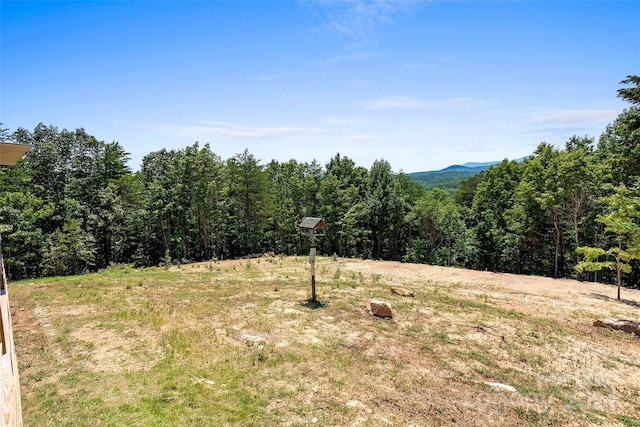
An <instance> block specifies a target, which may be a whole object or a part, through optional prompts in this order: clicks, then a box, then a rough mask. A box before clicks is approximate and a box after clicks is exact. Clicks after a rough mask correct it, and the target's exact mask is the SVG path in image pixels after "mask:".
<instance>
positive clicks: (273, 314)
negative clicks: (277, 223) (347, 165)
mask: <svg viewBox="0 0 640 427" xmlns="http://www.w3.org/2000/svg"><path fill="white" fill-rule="evenodd" d="M316 272H317V282H318V297H319V300H320V302H321V305H320V306H314V305H311V304H308V303H307V301H306V298H307V297H308V293H309V292H310V290H309V286H308V285H307V284H308V283H309V266H308V264H307V263H306V258H305V257H290V258H269V259H264V258H263V259H254V260H237V261H224V262H218V263H201V264H193V265H186V266H182V267H180V268H175V267H172V268H171V269H169V270H160V269H151V270H144V271H140V270H126V271H112V272H107V273H103V274H98V275H91V276H83V277H81V278H69V279H56V280H45V281H38V282H34V283H18V284H16V285H15V286H13V287H11V288H10V289H11V292H12V293H11V302H12V306H13V307H14V314H13V316H14V328H15V330H16V332H15V334H16V345H17V347H18V358H19V362H20V367H21V375H22V384H23V408H24V411H25V422H26V423H27V424H28V425H43V424H42V422H43V421H46V422H49V421H51V423H52V425H149V424H153V425H176V423H180V424H182V425H274V426H275V425H290V426H294V425H363V426H365V425H366V426H371V425H374V426H377V425H380V426H382V425H405V426H408V425H413V426H430V425H468V426H476V425H477V426H486V425H496V426H498V425H500V426H502V425H580V426H582V425H628V426H633V425H640V424H634V423H640V416H639V415H638V414H640V403H639V400H638V398H639V397H640V352H639V351H638V350H640V339H638V338H637V337H635V336H634V335H630V334H626V333H623V332H619V331H610V330H608V329H604V328H596V327H594V326H593V325H592V324H593V321H594V320H596V319H604V318H612V317H613V318H622V319H630V320H635V321H638V320H640V315H639V314H640V291H637V290H625V289H623V292H622V296H623V299H624V301H622V302H620V301H617V300H615V299H614V298H615V292H616V289H615V287H611V286H606V285H601V284H594V283H584V282H577V281H572V280H555V279H550V278H543V277H531V276H517V275H510V274H496V273H490V272H476V271H467V270H460V269H452V268H443V267H434V266H426V265H414V264H401V263H394V262H379V261H361V260H348V259H331V258H319V260H318V265H317V268H316ZM392 286H396V287H403V288H405V289H409V290H412V291H415V292H416V293H417V294H416V297H415V298H408V297H402V296H399V295H396V294H392V293H391V292H390V290H389V289H390V287H392ZM372 298H376V299H382V300H384V301H387V302H389V303H390V304H391V305H392V307H393V310H394V318H393V319H379V318H375V317H373V316H371V315H370V314H369V313H368V311H367V302H368V301H370V300H371V299H372ZM56 399H57V401H58V402H60V403H59V404H57V405H56V404H54V403H53V402H54V401H56Z"/></svg>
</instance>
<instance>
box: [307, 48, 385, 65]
mask: <svg viewBox="0 0 640 427" xmlns="http://www.w3.org/2000/svg"><path fill="white" fill-rule="evenodd" d="M377 56H378V54H376V53H374V52H368V51H361V52H354V53H350V54H347V55H336V56H334V57H332V58H328V59H319V60H317V61H316V62H315V63H316V65H322V64H338V63H343V62H355V61H364V60H367V59H372V58H376V57H377Z"/></svg>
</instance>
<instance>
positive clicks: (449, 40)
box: [0, 0, 640, 172]
mask: <svg viewBox="0 0 640 427" xmlns="http://www.w3.org/2000/svg"><path fill="white" fill-rule="evenodd" d="M0 8H1V10H0V12H1V18H0V24H1V45H0V47H1V63H0V70H1V75H0V83H1V86H0V89H1V92H0V101H1V104H0V121H2V122H3V123H4V127H8V128H9V129H11V130H15V129H17V128H19V127H23V128H26V129H30V130H32V129H33V128H34V127H35V126H36V125H37V124H38V123H40V122H42V123H45V124H47V125H54V126H57V127H58V128H60V129H61V128H67V129H75V128H79V127H83V128H84V129H85V130H86V131H87V132H88V133H90V134H92V135H94V136H96V137H97V138H98V139H100V140H104V141H107V142H110V141H119V142H120V144H121V145H122V146H123V147H124V148H125V149H126V150H127V151H128V152H130V153H131V157H132V160H131V166H132V167H133V168H134V169H137V168H138V167H139V165H140V163H141V161H142V158H143V156H144V155H146V154H148V153H150V152H153V151H156V150H160V149H162V148H167V149H171V148H175V149H180V148H183V147H185V146H187V145H191V144H193V143H194V142H196V141H198V142H200V144H201V145H202V144H204V143H209V144H210V146H211V149H212V150H213V151H214V152H215V153H217V154H218V155H219V156H220V157H221V158H222V159H227V158H229V157H232V156H233V155H235V154H236V153H240V152H242V151H244V149H245V148H247V149H249V151H250V152H251V153H252V154H254V155H255V156H256V157H257V158H258V159H261V160H262V162H263V163H267V162H268V161H269V160H271V159H276V160H278V161H287V160H289V159H291V158H294V159H296V160H298V161H311V160H313V159H316V160H317V161H318V162H320V163H321V164H324V163H326V162H327V161H328V160H329V159H330V158H331V157H333V156H334V155H335V154H336V153H340V154H341V155H343V156H348V157H350V158H351V159H353V160H354V161H355V162H356V163H357V164H358V165H360V166H364V167H367V168H368V167H370V166H371V165H372V163H373V162H374V160H376V159H385V160H387V161H389V163H390V164H391V166H392V168H393V169H394V170H395V171H400V170H403V171H404V172H416V171H424V170H435V169H441V168H444V167H446V166H448V165H450V164H455V163H465V162H484V161H493V160H501V159H503V158H510V159H514V158H519V157H523V156H526V155H528V154H531V153H532V151H533V150H534V149H535V147H536V146H537V145H538V144H539V143H540V142H542V141H546V142H549V143H553V144H557V145H558V146H562V145H563V144H564V142H565V141H566V140H568V139H569V138H570V137H571V136H572V135H579V136H583V135H589V136H593V137H595V138H596V139H597V137H599V135H600V134H601V133H602V132H603V131H604V130H605V127H606V125H607V124H608V123H611V122H612V121H613V120H614V119H615V117H616V116H617V115H618V114H619V113H620V112H621V111H622V110H623V109H624V108H627V107H628V105H627V104H625V103H624V102H623V101H622V100H620V99H618V98H617V97H616V90H617V89H618V88H620V87H621V86H620V85H619V82H620V80H622V79H624V78H625V77H626V76H627V75H629V74H640V24H639V22H640V2H635V1H626V2H610V1H607V2H593V1H582V2H578V1H575V2H574V1H567V2H539V1H532V2H509V1H502V2H486V1H478V2H472V1H465V2H453V1H452V2H428V1H418V2H403V1H375V2H372V1H346V2H338V1H290V2H289V1H280V2H264V1H260V2H258V1H254V2H249V1H245V2H215V1H194V2H171V1H106V2H105V1H90V2H82V1H73V2H54V1H46V2H32V1H19V2H11V1H5V0H3V1H2V2H1V3H0Z"/></svg>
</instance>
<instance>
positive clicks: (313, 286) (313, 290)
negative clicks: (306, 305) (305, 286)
mask: <svg viewBox="0 0 640 427" xmlns="http://www.w3.org/2000/svg"><path fill="white" fill-rule="evenodd" d="M309 264H311V302H313V303H315V302H316V242H315V239H313V238H311V244H310V245H309Z"/></svg>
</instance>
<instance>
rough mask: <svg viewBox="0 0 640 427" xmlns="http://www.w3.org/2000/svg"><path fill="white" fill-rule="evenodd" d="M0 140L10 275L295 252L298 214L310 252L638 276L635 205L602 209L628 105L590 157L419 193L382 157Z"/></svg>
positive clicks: (501, 167) (547, 149)
mask: <svg viewBox="0 0 640 427" xmlns="http://www.w3.org/2000/svg"><path fill="white" fill-rule="evenodd" d="M622 84H625V85H631V87H626V88H623V89H620V90H619V91H618V95H619V96H620V97H621V98H623V99H625V100H627V101H629V102H631V103H632V104H637V103H638V102H637V86H638V77H637V76H628V77H627V79H625V80H623V82H622ZM0 138H1V139H2V140H3V141H16V142H20V143H26V144H32V146H33V149H32V150H31V151H30V152H29V153H28V154H27V155H26V156H25V158H24V160H23V161H21V162H19V164H18V165H17V166H16V167H14V168H4V167H3V168H0V231H2V232H3V234H4V238H5V244H4V249H5V263H6V265H7V271H9V272H10V274H11V276H12V278H15V279H17V278H23V277H34V276H41V275H43V274H75V273H78V272H81V271H84V270H86V269H93V268H96V269H102V268H107V267H108V266H109V265H111V264H113V263H115V264H133V265H136V266H156V265H161V264H163V263H164V264H167V265H168V264H169V263H170V262H171V260H173V259H179V260H182V259H185V258H186V259H187V260H190V261H203V260H211V259H227V258H230V257H231V258H233V257H240V256H244V255H248V254H250V253H263V252H275V253H278V254H287V255H290V254H298V253H305V252H306V250H307V247H308V241H307V239H306V238H302V237H301V236H300V235H299V230H298V228H297V224H299V222H300V221H301V220H302V219H303V218H304V217H306V216H314V217H321V218H323V220H324V221H325V223H327V224H328V226H329V231H328V233H327V235H326V236H325V237H323V238H321V239H318V251H319V253H329V254H336V256H344V257H362V258H379V259H389V260H404V261H409V262H422V263H432V264H440V265H451V266H466V267H472V268H477V269H483V270H492V271H507V272H515V273H526V274H543V275H553V276H555V277H564V276H567V275H578V277H580V278H583V279H584V278H595V277H596V275H595V274H593V273H591V272H593V271H602V273H600V274H599V275H598V276H597V277H598V278H600V279H601V280H607V281H612V280H613V275H612V273H611V272H607V270H608V269H610V268H611V267H612V265H613V264H612V263H614V264H617V267H619V271H620V272H625V271H628V269H629V268H631V273H630V274H628V276H626V279H627V282H628V284H629V285H631V286H633V285H634V284H635V283H637V282H638V281H640V269H637V268H634V267H635V266H636V265H637V264H638V263H637V261H634V259H635V257H636V255H637V253H636V252H637V250H636V247H637V246H638V244H637V242H636V241H635V237H633V238H632V237H631V234H630V232H629V227H635V224H636V222H637V221H636V219H635V218H636V217H635V216H634V215H635V214H633V215H631V214H630V213H629V212H627V213H625V211H624V209H626V208H625V206H631V207H633V209H636V207H635V206H636V204H637V194H636V193H635V192H631V193H628V194H627V193H622V192H621V191H618V190H615V191H614V193H615V194H614V196H615V197H619V198H621V199H620V203H622V202H624V203H623V204H620V205H619V206H618V207H616V206H614V205H615V203H618V202H616V201H615V200H614V199H610V200H608V201H606V200H605V199H602V196H607V194H609V195H611V194H613V193H611V188H622V187H619V186H620V185H624V186H625V188H632V187H633V185H634V184H635V182H636V180H637V179H638V177H639V176H640V108H639V107H638V106H636V105H634V106H632V107H631V108H629V109H628V110H624V111H623V112H622V113H621V114H620V115H619V116H618V118H617V119H616V120H615V121H614V122H613V123H611V124H610V125H608V126H607V128H606V130H605V132H604V133H603V134H602V135H601V136H600V138H599V140H598V145H597V147H596V146H594V138H591V137H588V136H585V137H578V136H574V137H572V138H570V139H569V140H568V141H567V142H566V144H565V146H564V147H563V148H560V147H557V146H552V145H550V144H546V143H541V144H540V145H539V146H538V148H537V149H536V150H535V151H534V152H533V153H532V154H531V156H529V157H528V158H526V159H525V160H524V161H522V162H516V161H506V160H505V161H503V162H501V163H498V164H496V165H494V166H491V167H489V168H486V169H485V166H482V167H479V168H471V169H470V168H461V167H458V168H452V169H450V170H448V171H440V172H441V173H439V174H431V175H432V176H439V177H440V178H442V177H444V176H445V174H448V173H452V174H455V173H462V172H464V173H465V174H470V175H467V177H469V176H472V177H471V178H469V179H467V180H465V181H462V182H461V181H459V180H458V183H457V184H455V186H449V184H447V183H445V182H444V181H442V182H440V183H439V184H438V185H442V187H443V188H444V190H443V189H440V188H434V189H432V190H431V191H426V190H424V188H423V187H421V185H420V184H419V183H416V180H418V181H419V180H421V179H423V178H424V176H420V175H416V174H409V175H405V174H403V173H394V172H393V170H392V167H391V165H390V164H389V163H388V162H387V161H385V160H382V159H380V160H376V161H375V162H374V163H373V165H371V167H370V169H368V170H367V169H366V168H365V167H362V166H357V165H356V164H355V162H354V161H353V160H351V159H349V158H347V157H344V156H341V155H340V154H336V155H335V156H334V157H333V158H331V159H330V160H329V162H327V163H326V164H325V165H324V167H323V166H321V165H319V164H318V163H317V162H315V161H314V162H311V163H299V162H297V161H296V160H290V161H288V162H278V161H275V160H272V161H270V162H269V163H268V164H266V165H263V164H261V162H260V160H258V159H256V158H255V157H254V156H253V155H252V154H251V153H249V152H248V150H244V152H242V153H239V154H237V155H235V156H234V157H232V158H230V159H227V160H223V159H221V158H220V157H219V156H217V155H216V154H215V153H213V152H212V151H211V149H210V147H209V146H208V145H206V144H205V145H204V146H202V147H201V146H200V145H199V144H198V143H197V142H196V143H194V144H193V145H191V146H187V147H185V148H183V149H180V150H165V149H161V150H159V151H156V152H152V153H149V154H148V155H146V156H145V157H144V159H143V162H142V166H141V169H140V171H139V172H136V173H132V172H131V170H130V169H129V167H128V166H127V162H128V159H129V155H128V153H126V152H125V150H124V149H123V147H122V146H121V145H120V144H119V143H117V142H112V143H105V142H103V141H99V140H98V139H96V138H95V137H93V136H91V135H89V134H87V133H86V132H85V130H84V129H76V130H75V131H68V130H66V129H63V130H59V129H57V128H56V127H53V126H45V125H43V124H39V125H38V126H36V128H35V129H34V130H33V131H28V130H25V129H18V130H16V131H15V132H13V133H10V132H9V130H8V129H4V128H1V127H0ZM483 169H484V170H483ZM481 170H482V171H481ZM461 171H462V172H461ZM458 178H460V177H459V176H458V177H457V178H456V179H458ZM454 188H458V191H457V192H456V194H455V196H452V193H453V189H454ZM607 191H608V192H609V193H607ZM634 191H635V190H634ZM625 204H626V205H625ZM607 207H608V208H607ZM603 208H606V209H603ZM607 215H609V216H607ZM616 215H617V216H616ZM625 215H626V219H625ZM585 248H601V249H602V250H604V251H605V252H603V253H600V254H597V253H596V252H590V251H588V250H587V249H585ZM616 260H617V261H616ZM575 266H578V268H577V269H576V268H574V267H575ZM617 267H616V268H615V269H613V271H617V270H618V268H617Z"/></svg>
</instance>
